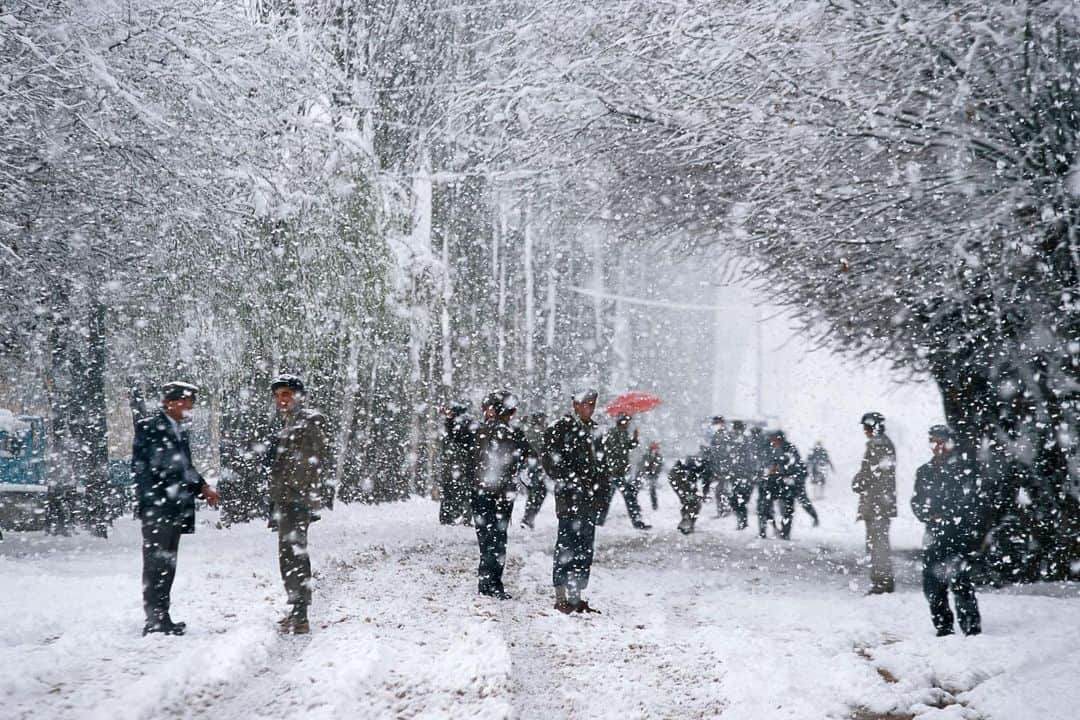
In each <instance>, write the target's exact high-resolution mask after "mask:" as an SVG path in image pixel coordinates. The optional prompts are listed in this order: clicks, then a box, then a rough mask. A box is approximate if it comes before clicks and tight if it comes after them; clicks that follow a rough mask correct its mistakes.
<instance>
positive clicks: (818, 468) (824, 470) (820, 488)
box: [806, 440, 836, 500]
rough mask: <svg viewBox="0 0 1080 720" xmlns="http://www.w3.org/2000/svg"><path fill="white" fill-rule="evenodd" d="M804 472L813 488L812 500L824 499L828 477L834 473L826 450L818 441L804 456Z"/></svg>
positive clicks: (834, 469)
mask: <svg viewBox="0 0 1080 720" xmlns="http://www.w3.org/2000/svg"><path fill="white" fill-rule="evenodd" d="M806 471H807V473H808V475H809V480H810V485H811V486H813V488H814V499H815V500H821V499H822V498H824V497H825V483H826V482H827V481H828V479H829V476H830V475H832V473H833V472H835V471H836V468H834V467H833V464H832V459H831V458H830V457H829V452H828V450H826V449H825V446H824V445H822V444H821V441H820V440H818V441H817V442H815V443H814V447H812V448H811V449H810V454H809V455H807V456H806Z"/></svg>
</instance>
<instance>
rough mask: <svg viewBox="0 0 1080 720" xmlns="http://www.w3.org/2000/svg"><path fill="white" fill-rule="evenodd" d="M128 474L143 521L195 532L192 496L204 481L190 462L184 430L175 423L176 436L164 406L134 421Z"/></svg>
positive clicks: (199, 490) (201, 488)
mask: <svg viewBox="0 0 1080 720" xmlns="http://www.w3.org/2000/svg"><path fill="white" fill-rule="evenodd" d="M131 477H132V480H133V481H134V483H135V492H136V500H137V503H138V505H137V512H138V515H139V518H140V519H142V521H143V522H144V523H157V524H162V525H173V526H177V527H179V528H180V532H182V533H193V532H195V498H196V496H198V495H199V493H201V492H202V490H203V488H205V487H206V481H205V480H203V478H202V475H200V474H199V471H198V470H196V469H195V466H194V465H193V464H192V462H191V444H190V442H189V440H188V433H187V430H185V429H184V427H183V426H182V425H181V426H179V436H178V435H177V433H176V432H174V430H173V425H172V423H171V422H170V421H169V418H168V417H167V416H166V415H165V411H164V410H160V411H158V412H157V413H155V414H154V415H151V416H150V417H148V418H145V419H143V420H140V421H139V422H138V423H136V424H135V440H134V442H133V443H132V448H131Z"/></svg>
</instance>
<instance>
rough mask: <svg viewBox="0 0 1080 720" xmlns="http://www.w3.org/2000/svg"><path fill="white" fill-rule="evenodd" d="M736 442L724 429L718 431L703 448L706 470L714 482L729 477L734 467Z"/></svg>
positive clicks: (702, 454)
mask: <svg viewBox="0 0 1080 720" xmlns="http://www.w3.org/2000/svg"><path fill="white" fill-rule="evenodd" d="M734 450H735V443H734V442H732V438H731V436H730V435H729V434H728V433H727V432H726V431H723V430H720V431H717V432H716V433H714V434H713V436H712V438H711V439H710V440H709V444H708V445H705V446H703V447H702V448H701V459H702V460H703V461H704V462H705V468H706V472H707V473H708V475H709V479H710V480H711V481H712V482H717V481H720V480H721V479H723V478H725V477H728V476H729V475H730V474H731V473H732V470H733V468H734Z"/></svg>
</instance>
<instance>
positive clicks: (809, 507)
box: [795, 483, 818, 524]
mask: <svg viewBox="0 0 1080 720" xmlns="http://www.w3.org/2000/svg"><path fill="white" fill-rule="evenodd" d="M795 499H796V500H798V501H799V505H801V506H802V509H803V510H805V511H806V514H807V515H809V516H810V517H811V518H812V519H813V521H814V523H815V524H816V523H817V522H818V514H817V510H816V509H815V508H814V503H812V502H810V496H809V495H807V494H806V483H802V484H800V485H799V486H798V488H797V491H796V493H795Z"/></svg>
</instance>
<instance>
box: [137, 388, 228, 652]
mask: <svg viewBox="0 0 1080 720" xmlns="http://www.w3.org/2000/svg"><path fill="white" fill-rule="evenodd" d="M197 393H198V388H197V387H195V386H194V385H190V384H188V383H183V382H171V383H168V384H166V385H165V386H164V387H162V389H161V408H160V409H159V410H158V411H157V412H156V413H154V414H153V415H151V416H150V417H147V418H145V419H143V420H140V421H139V422H138V423H137V424H136V425H135V441H134V443H133V446H132V450H131V476H132V479H133V481H134V483H135V488H136V493H137V499H138V516H139V519H141V520H142V537H143V543H142V555H143V573H142V581H143V583H142V584H143V610H144V611H145V613H146V625H145V626H143V635H148V634H150V633H164V634H165V635H183V634H184V630H185V624H184V623H182V622H173V620H172V618H171V617H170V616H169V604H170V593H171V591H172V584H173V579H174V578H175V577H176V555H177V551H178V549H179V546H180V536H181V535H184V534H190V533H193V532H195V498H196V496H199V495H201V496H202V497H204V498H206V500H207V502H209V503H210V506H211V507H217V503H218V494H217V492H215V491H214V489H213V488H212V487H210V485H209V484H207V482H206V481H205V480H203V477H202V475H200V474H199V471H198V470H196V469H195V466H194V465H193V464H192V462H191V444H190V441H189V440H188V432H187V429H186V428H185V427H184V424H185V421H186V420H187V418H188V417H189V416H190V415H191V409H192V407H193V406H194V405H195V396H196V394H197Z"/></svg>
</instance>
